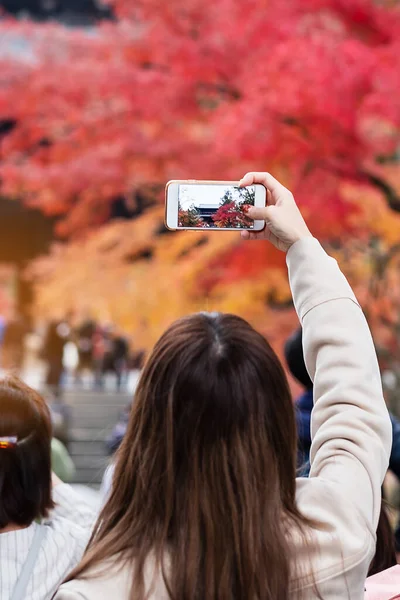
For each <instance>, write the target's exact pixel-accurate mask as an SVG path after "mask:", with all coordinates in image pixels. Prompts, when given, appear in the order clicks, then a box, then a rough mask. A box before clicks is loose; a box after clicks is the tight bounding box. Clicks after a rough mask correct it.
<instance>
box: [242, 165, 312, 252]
mask: <svg viewBox="0 0 400 600" xmlns="http://www.w3.org/2000/svg"><path fill="white" fill-rule="evenodd" d="M257 183H261V184H262V185H264V186H265V188H266V189H267V190H268V198H267V205H266V206H263V207H254V208H251V209H249V211H248V215H249V216H250V217H251V218H253V219H257V220H259V219H262V220H263V221H265V228H264V229H263V231H261V232H254V233H253V232H249V231H243V232H242V234H241V235H242V237H243V238H244V239H251V240H260V239H264V240H269V241H270V242H271V243H272V244H273V245H274V246H275V247H276V248H278V249H279V250H283V251H284V252H286V251H287V250H289V248H290V246H292V245H293V244H294V243H295V242H297V241H298V240H300V239H302V238H304V237H312V235H311V233H310V230H309V229H308V227H307V225H306V223H305V221H304V219H303V216H302V214H301V212H300V210H299V208H298V206H297V204H296V202H295V199H294V198H293V194H292V193H291V192H290V191H289V190H288V189H287V188H285V187H284V186H283V185H282V184H281V183H279V181H278V180H277V179H275V177H273V176H272V175H270V174H269V173H247V174H246V175H245V176H244V177H243V179H241V180H240V185H241V186H251V185H254V184H257Z"/></svg>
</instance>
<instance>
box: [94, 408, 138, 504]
mask: <svg viewBox="0 0 400 600" xmlns="http://www.w3.org/2000/svg"><path fill="white" fill-rule="evenodd" d="M131 407H132V404H127V406H126V407H125V408H124V410H123V411H122V412H121V414H120V416H119V419H118V421H117V423H116V424H115V426H114V427H113V430H112V432H111V434H110V435H109V437H108V438H107V440H106V448H107V452H108V454H109V456H110V457H111V462H110V464H109V465H108V467H107V469H106V470H105V473H104V475H103V479H102V482H101V487H100V495H101V498H102V501H103V503H105V501H106V500H107V499H108V497H109V494H110V491H111V485H112V480H113V476H114V470H115V454H116V452H117V450H118V449H119V447H120V446H121V444H122V441H123V439H124V437H125V434H126V431H127V429H128V423H129V414H130V411H131Z"/></svg>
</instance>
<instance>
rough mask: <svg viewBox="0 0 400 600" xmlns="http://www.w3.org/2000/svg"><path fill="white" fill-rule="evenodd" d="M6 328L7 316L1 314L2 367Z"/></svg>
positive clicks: (1, 363) (0, 348)
mask: <svg viewBox="0 0 400 600" xmlns="http://www.w3.org/2000/svg"><path fill="white" fill-rule="evenodd" d="M5 330H6V318H5V317H4V316H3V315H0V367H2V366H3V342H4V333H5Z"/></svg>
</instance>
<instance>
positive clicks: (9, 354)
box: [3, 315, 28, 375]
mask: <svg viewBox="0 0 400 600" xmlns="http://www.w3.org/2000/svg"><path fill="white" fill-rule="evenodd" d="M27 333H28V327H27V325H26V323H25V319H24V318H23V317H22V315H15V316H14V317H12V318H11V320H10V321H8V322H7V323H6V325H5V330H4V337H3V352H4V354H3V357H4V362H3V367H4V369H5V370H7V371H13V372H14V373H15V374H16V375H17V374H19V373H20V372H21V369H22V367H23V363H24V354H25V346H24V343H25V336H26V335H27Z"/></svg>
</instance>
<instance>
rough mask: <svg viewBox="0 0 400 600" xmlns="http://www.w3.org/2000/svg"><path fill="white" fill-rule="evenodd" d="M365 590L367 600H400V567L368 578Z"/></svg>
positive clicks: (397, 566)
mask: <svg viewBox="0 0 400 600" xmlns="http://www.w3.org/2000/svg"><path fill="white" fill-rule="evenodd" d="M365 589H366V592H365V600H394V599H395V598H400V565H396V566H395V567H392V568H391V569H386V571H382V572H381V573H377V574H376V575H373V576H372V577H368V579H367V581H366V585H365Z"/></svg>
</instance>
